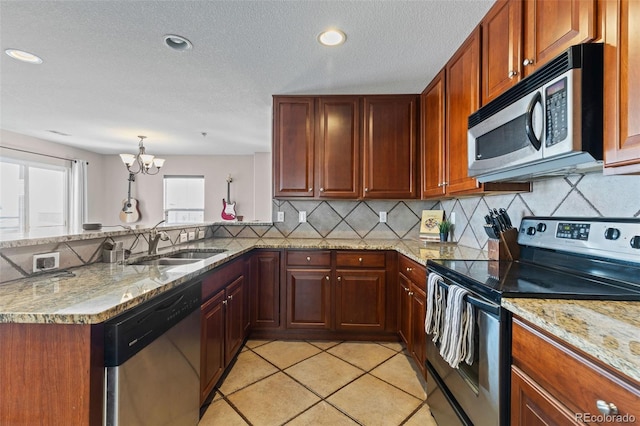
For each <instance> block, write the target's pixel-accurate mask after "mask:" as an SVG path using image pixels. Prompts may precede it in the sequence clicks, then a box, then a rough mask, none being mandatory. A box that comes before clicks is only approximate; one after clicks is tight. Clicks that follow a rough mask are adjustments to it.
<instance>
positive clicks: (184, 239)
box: [180, 232, 188, 243]
mask: <svg viewBox="0 0 640 426" xmlns="http://www.w3.org/2000/svg"><path fill="white" fill-rule="evenodd" d="M187 237H188V236H187V233H186V232H182V233H180V242H181V243H186V242H187Z"/></svg>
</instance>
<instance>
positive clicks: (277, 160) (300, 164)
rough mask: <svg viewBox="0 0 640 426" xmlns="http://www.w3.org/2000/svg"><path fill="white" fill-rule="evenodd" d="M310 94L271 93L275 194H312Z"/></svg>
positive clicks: (312, 108) (312, 105) (312, 154)
mask: <svg viewBox="0 0 640 426" xmlns="http://www.w3.org/2000/svg"><path fill="white" fill-rule="evenodd" d="M314 104H315V101H314V98H312V97H274V99H273V111H274V117H273V120H274V123H273V127H274V129H273V144H274V146H273V170H274V196H276V197H278V196H281V197H312V196H313V175H314V170H313V166H314V164H313V159H314V126H315V124H314V122H315V108H314Z"/></svg>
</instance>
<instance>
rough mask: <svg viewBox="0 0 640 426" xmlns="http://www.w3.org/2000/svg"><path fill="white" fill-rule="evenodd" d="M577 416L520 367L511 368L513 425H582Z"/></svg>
mask: <svg viewBox="0 0 640 426" xmlns="http://www.w3.org/2000/svg"><path fill="white" fill-rule="evenodd" d="M575 417H576V415H575V414H574V413H571V412H570V411H569V410H568V409H567V408H565V407H564V406H563V405H562V404H561V403H560V402H559V401H558V400H556V399H555V398H554V397H553V396H552V395H550V394H549V393H548V392H546V391H545V390H544V389H543V388H542V387H540V385H538V384H537V383H536V382H535V381H534V380H533V379H531V378H530V377H529V376H527V375H526V374H525V373H523V372H522V371H521V370H520V369H519V368H518V367H511V425H512V426H542V425H581V424H583V423H581V422H578V421H576V420H575Z"/></svg>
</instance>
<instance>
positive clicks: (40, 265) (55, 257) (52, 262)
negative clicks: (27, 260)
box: [33, 251, 60, 272]
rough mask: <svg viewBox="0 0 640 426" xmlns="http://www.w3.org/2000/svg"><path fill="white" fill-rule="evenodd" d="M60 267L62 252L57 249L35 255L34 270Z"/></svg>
mask: <svg viewBox="0 0 640 426" xmlns="http://www.w3.org/2000/svg"><path fill="white" fill-rule="evenodd" d="M59 267H60V253H58V252H57V251H55V252H52V253H43V254H34V255H33V272H40V271H48V270H50V269H57V268H59Z"/></svg>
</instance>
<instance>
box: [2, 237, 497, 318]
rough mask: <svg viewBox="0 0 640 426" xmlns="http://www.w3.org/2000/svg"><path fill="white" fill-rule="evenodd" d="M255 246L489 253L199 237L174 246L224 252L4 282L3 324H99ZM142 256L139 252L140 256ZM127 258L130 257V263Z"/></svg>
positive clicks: (418, 256)
mask: <svg viewBox="0 0 640 426" xmlns="http://www.w3.org/2000/svg"><path fill="white" fill-rule="evenodd" d="M254 248H309V249H323V248H324V249H363V250H396V251H398V252H399V253H402V254H404V255H406V256H408V257H410V258H411V259H413V260H415V261H417V262H419V263H421V264H422V265H426V261H427V259H429V258H445V259H478V258H485V256H486V254H485V252H483V251H481V250H477V249H473V248H469V247H464V246H458V245H455V244H449V243H445V244H437V243H434V244H428V245H425V243H424V242H421V241H419V240H338V239H332V240H327V239H257V238H256V239H252V238H235V239H234V238H229V239H221V238H214V239H207V240H199V241H198V242H195V243H191V244H184V245H181V246H176V247H174V248H172V250H171V251H167V252H164V253H163V252H161V253H163V254H167V253H171V252H174V251H181V250H185V249H192V250H201V251H207V250H213V249H224V250H226V251H225V252H223V253H221V254H217V255H215V256H213V254H212V256H213V257H211V258H208V259H204V260H201V261H198V262H195V263H191V264H186V265H180V266H176V265H166V266H157V265H155V266H146V265H130V264H127V263H125V264H116V263H112V264H109V263H94V264H91V265H87V266H82V267H77V268H71V269H69V270H65V271H54V272H51V273H46V274H43V275H40V276H34V277H30V278H24V279H20V280H16V281H12V282H8V283H4V284H1V285H0V323H3V322H4V323H12V322H13V323H54V324H97V323H100V322H103V321H105V320H107V319H109V318H111V317H113V316H115V315H117V314H119V313H120V312H123V311H125V310H127V309H130V308H132V307H134V306H136V305H138V304H140V303H142V302H144V301H146V300H148V299H150V298H152V297H153V296H155V295H157V294H160V293H162V292H164V291H167V290H169V289H171V288H173V287H176V286H178V285H180V284H183V283H185V282H187V281H190V280H192V279H194V278H196V277H198V276H199V275H201V274H203V273H205V272H207V271H209V270H211V269H213V268H215V267H217V266H220V265H222V264H224V263H225V262H228V261H229V260H232V259H234V258H236V257H238V256H240V255H242V254H243V253H245V252H248V251H249V250H251V249H254ZM141 257H144V256H136V258H141ZM132 260H133V258H132V259H129V260H128V262H129V263H130V262H132Z"/></svg>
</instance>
